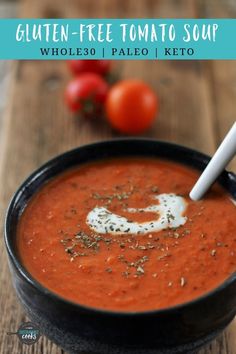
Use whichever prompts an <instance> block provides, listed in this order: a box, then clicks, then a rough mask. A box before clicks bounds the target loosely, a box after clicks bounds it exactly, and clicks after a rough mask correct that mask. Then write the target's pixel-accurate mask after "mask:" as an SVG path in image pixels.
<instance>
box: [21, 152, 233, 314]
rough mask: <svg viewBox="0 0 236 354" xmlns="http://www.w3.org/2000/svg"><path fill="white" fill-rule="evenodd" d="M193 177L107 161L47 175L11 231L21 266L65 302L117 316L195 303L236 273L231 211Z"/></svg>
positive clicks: (146, 163) (171, 167)
mask: <svg viewBox="0 0 236 354" xmlns="http://www.w3.org/2000/svg"><path fill="white" fill-rule="evenodd" d="M198 175H199V174H198V172H196V171H194V170H191V169H189V168H188V167H185V166H182V165H178V164H175V163H172V162H169V161H163V160H156V159H145V158H137V159H114V160H108V161H103V162H97V163H94V164H87V165H83V166H81V167H79V168H77V169H74V170H70V171H67V172H65V173H64V174H62V175H60V176H58V177H56V178H54V179H53V180H51V181H50V182H48V183H47V184H46V185H44V186H43V187H42V188H41V190H40V191H39V192H38V193H36V195H35V196H34V197H33V198H32V200H31V201H30V202H29V204H28V206H27V207H26V209H25V210H24V212H23V214H22V216H21V219H20V222H19V226H18V238H17V241H18V249H19V254H20V257H21V260H22V262H23V264H24V266H25V267H26V269H27V270H28V271H29V272H30V273H31V274H32V276H33V277H34V278H35V279H37V280H38V281H39V282H40V283H41V284H43V285H44V286H45V287H47V288H48V289H50V290H52V291H53V292H55V293H57V294H59V295H61V296H62V297H64V298H67V299H69V300H72V301H74V302H78V303H81V304H85V305H88V306H93V307H97V308H105V309H111V310H118V311H143V310H150V309H160V308H166V307H169V306H173V305H175V304H179V303H183V302H186V301H189V300H192V299H194V298H196V297H198V296H200V295H202V294H204V293H206V292H207V291H209V290H211V289H213V288H215V287H217V286H218V285H219V284H220V283H222V282H223V281H224V280H225V279H226V278H227V277H228V276H229V275H230V274H232V273H233V272H234V271H235V270H236V257H235V253H236V233H235V229H236V218H235V215H236V213H235V205H234V204H233V202H232V200H230V198H229V195H227V194H226V193H225V192H224V190H223V189H222V188H221V187H220V186H218V185H215V186H214V187H213V188H212V190H211V192H210V193H208V195H207V196H206V197H205V198H204V199H203V200H201V201H198V202H193V201H191V200H190V199H189V197H188V194H189V191H190V190H191V187H192V186H193V185H194V183H195V182H196V179H197V178H198Z"/></svg>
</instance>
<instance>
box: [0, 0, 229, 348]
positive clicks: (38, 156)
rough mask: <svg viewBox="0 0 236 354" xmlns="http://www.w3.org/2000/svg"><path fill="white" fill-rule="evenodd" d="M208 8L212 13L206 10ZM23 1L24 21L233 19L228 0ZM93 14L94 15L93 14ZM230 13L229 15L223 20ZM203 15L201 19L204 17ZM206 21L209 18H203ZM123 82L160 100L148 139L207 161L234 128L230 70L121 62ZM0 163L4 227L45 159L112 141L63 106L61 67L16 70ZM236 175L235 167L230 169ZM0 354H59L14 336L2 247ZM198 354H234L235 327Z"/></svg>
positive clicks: (14, 307) (44, 343) (15, 306)
mask: <svg viewBox="0 0 236 354" xmlns="http://www.w3.org/2000/svg"><path fill="white" fill-rule="evenodd" d="M209 3H211V5H209ZM222 4H223V2H222V1H221V2H220V0H217V1H215V0H210V1H209V2H207V4H206V2H204V1H200V0H199V1H195V0H189V1H185V0H178V1H177V0H159V1H156V0H146V1H144V0H140V1H135V0H126V1H125V2H122V1H120V0H100V1H94V0H80V1H75V0H67V1H66V2H65V1H64V0H58V1H57V2H56V5H55V2H53V1H49V0H40V1H37V0H34V1H33V0H23V1H22V6H21V16H22V17H52V18H57V17H58V18H60V17H61V18H63V17H134V18H135V17H180V18H181V17H197V16H199V17H201V16H203V17H204V16H210V15H209V11H210V12H211V13H214V15H212V17H214V16H218V17H220V16H221V14H222V13H223V16H227V13H228V14H230V13H232V11H233V10H232V9H231V7H232V6H233V5H232V4H231V2H230V0H227V1H225V3H224V6H223V5H222ZM91 9H92V10H91ZM227 11H228V12H227ZM201 14H202V15H201ZM204 14H207V15H204ZM114 65H115V66H116V70H117V71H118V72H119V73H120V75H121V76H122V77H137V78H143V79H145V81H147V82H148V83H150V84H151V85H152V86H153V88H154V89H155V90H156V92H157V93H158V95H159V97H160V107H161V109H160V116H159V118H158V120H157V121H156V122H155V125H154V126H153V127H152V129H151V130H150V131H149V132H147V134H145V136H151V137H155V138H158V139H165V140H168V141H174V142H177V143H181V144H184V145H186V146H189V147H193V148H196V149H198V150H201V151H204V152H206V153H209V154H212V153H213V152H214V151H215V149H216V146H217V145H218V143H219V142H220V140H221V139H222V138H223V135H224V134H225V132H226V130H227V129H228V128H229V126H230V124H232V122H233V121H234V120H235V113H236V109H235V102H236V68H235V62H232V63H229V62H202V61H188V62H187V61H186V62H177V61H172V62H171V61H169V62H164V61H163V62H161V61H160V62H154V61H150V62H145V61H135V62H133V61H132V62H129V61H124V62H119V63H114ZM12 76H13V77H12V85H11V92H10V95H9V96H10V97H9V100H8V105H7V110H6V114H5V119H4V126H3V132H2V135H3V144H2V145H3V148H2V153H1V159H0V173H1V174H0V201H1V204H0V207H1V225H2V224H3V217H4V213H5V210H6V205H7V203H8V202H9V199H10V197H11V195H12V193H13V192H14V191H15V189H16V187H17V186H18V185H19V183H21V182H22V181H23V179H24V178H25V177H26V176H27V175H28V174H29V173H30V172H31V171H32V170H33V169H35V168H36V167H38V166H39V165H40V164H42V163H43V162H45V161H46V160H48V159H49V158H51V157H53V156H55V155H57V154H58V153H61V152H63V151H66V150H68V149H70V148H73V147H76V146H79V145H81V144H84V143H88V142H92V141H99V140H104V139H106V138H110V137H112V136H117V134H116V133H114V132H113V131H112V130H111V128H110V127H109V126H108V125H106V124H105V123H102V124H100V125H98V124H97V125H95V126H94V125H91V124H90V123H89V122H88V121H84V120H82V119H81V120H79V119H75V117H73V116H72V115H70V114H69V113H68V111H67V109H66V107H65V105H64V103H63V91H64V87H65V85H66V83H67V81H68V79H69V74H68V71H67V68H66V65H65V63H64V62H60V61H57V62H40V61H21V62H16V63H14V68H13V69H12ZM231 166H232V168H234V169H235V170H236V168H235V167H236V166H235V164H234V165H231ZM0 259H1V272H0V284H1V292H0V309H1V316H0V330H1V332H0V354H34V353H35V354H36V353H37V354H39V353H41V354H59V353H60V354H61V353H62V351H61V349H59V348H58V347H56V346H55V345H54V344H52V343H51V342H50V341H49V340H47V339H46V338H45V337H43V338H41V339H40V341H39V342H38V343H37V344H35V345H33V346H24V345H21V344H20V343H19V341H18V339H17V337H15V336H14V337H12V336H7V335H6V332H7V331H16V330H17V328H18V326H19V324H20V323H21V322H22V321H24V320H25V315H24V313H23V311H22V309H21V307H20V305H19V303H18V302H17V300H16V297H15V294H14V291H13V289H12V285H11V281H10V274H9V271H8V266H7V261H6V254H5V249H4V245H3V242H2V240H1V247H0ZM198 354H236V322H235V321H233V322H232V323H231V325H230V326H229V327H228V328H227V330H226V331H224V333H223V334H222V335H220V336H219V337H218V338H217V339H216V340H215V341H213V342H212V343H211V344H210V345H208V346H207V347H206V348H204V349H202V350H201V351H199V353H198Z"/></svg>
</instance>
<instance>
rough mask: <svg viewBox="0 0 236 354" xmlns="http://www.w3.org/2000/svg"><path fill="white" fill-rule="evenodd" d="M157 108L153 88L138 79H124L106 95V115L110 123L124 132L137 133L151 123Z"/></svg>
mask: <svg viewBox="0 0 236 354" xmlns="http://www.w3.org/2000/svg"><path fill="white" fill-rule="evenodd" d="M157 110H158V99H157V96H156V94H155V93H154V92H153V90H152V89H151V88H150V87H149V86H148V85H147V84H145V83H144V82H143V81H140V80H124V81H120V82H118V83H117V84H116V85H114V86H113V87H112V88H111V89H110V91H109V93H108V96H107V100H106V115H107V119H108V121H109V122H110V123H111V125H112V126H113V127H114V128H115V129H117V130H118V131H120V132H121V133H125V134H132V135H133V134H139V133H142V132H143V131H145V130H146V129H147V128H149V127H150V125H151V124H152V122H153V120H154V118H155V116H156V113H157Z"/></svg>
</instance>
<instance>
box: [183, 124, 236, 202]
mask: <svg viewBox="0 0 236 354" xmlns="http://www.w3.org/2000/svg"><path fill="white" fill-rule="evenodd" d="M235 154H236V122H235V123H234V124H233V126H232V128H231V129H230V131H229V132H228V134H227V135H226V137H225V138H224V140H223V141H222V143H221V144H220V146H219V148H218V149H217V151H216V153H215V154H214V156H213V157H212V159H211V161H210V162H209V164H208V165H207V167H206V168H205V170H204V171H203V173H202V174H201V176H200V178H199V179H198V181H197V183H196V184H195V185H194V187H193V189H192V190H191V192H190V194H189V196H190V198H191V199H192V200H199V199H201V198H202V196H203V195H204V194H205V193H206V191H207V190H208V189H209V188H210V186H211V185H212V184H213V183H214V182H215V180H216V179H217V177H218V176H219V175H220V173H221V172H222V171H223V170H224V168H225V167H226V166H227V164H228V163H229V161H230V160H232V158H233V157H234V155H235Z"/></svg>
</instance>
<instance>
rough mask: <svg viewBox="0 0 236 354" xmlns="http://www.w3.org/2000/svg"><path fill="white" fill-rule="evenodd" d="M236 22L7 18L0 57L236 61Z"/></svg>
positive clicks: (0, 31)
mask: <svg viewBox="0 0 236 354" xmlns="http://www.w3.org/2000/svg"><path fill="white" fill-rule="evenodd" d="M235 37H236V19H187V18H186V19H3V20H0V38H1V47H0V59H39V60H49V59H50V60H62V59H75V58H77V59H79V58H80V59H103V58H104V59H113V60H124V59H129V60H193V59H236V45H235V43H236V39H235Z"/></svg>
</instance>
